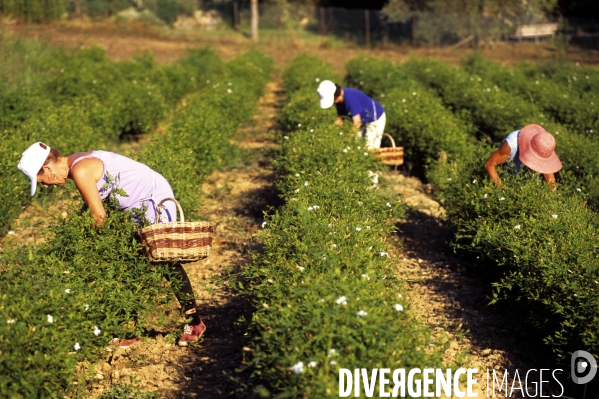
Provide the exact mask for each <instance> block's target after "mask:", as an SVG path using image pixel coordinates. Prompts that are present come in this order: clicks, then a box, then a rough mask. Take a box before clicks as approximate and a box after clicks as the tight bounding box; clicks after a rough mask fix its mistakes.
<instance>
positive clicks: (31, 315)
mask: <svg viewBox="0 0 599 399" xmlns="http://www.w3.org/2000/svg"><path fill="white" fill-rule="evenodd" d="M0 52H1V53H2V54H6V57H5V60H4V61H2V62H1V63H0V77H1V78H2V79H1V80H0V128H1V130H0V134H1V135H2V137H1V138H2V140H3V145H2V147H1V148H0V166H2V168H0V174H1V179H2V183H3V184H2V185H1V186H0V235H1V236H2V237H3V238H2V239H3V246H2V251H1V254H0V355H1V356H0V397H15V398H18V397H23V398H28V397H48V398H49V397H82V396H85V394H86V391H85V387H86V384H87V383H88V382H89V378H88V380H87V381H86V375H84V374H81V373H77V372H76V371H75V370H76V368H77V365H78V364H81V362H86V364H93V362H94V361H97V360H98V359H101V358H102V357H103V356H104V352H103V351H104V348H105V346H106V345H107V343H108V341H110V339H111V338H112V337H130V336H132V335H135V336H143V335H148V334H149V333H150V332H151V331H154V330H156V329H157V328H158V329H166V330H174V329H176V328H178V324H177V323H178V321H177V320H174V319H173V318H172V317H169V316H167V312H165V311H164V310H166V309H169V308H172V307H173V302H176V300H175V298H174V297H173V289H177V287H176V285H177V284H176V281H173V280H172V278H170V279H169V281H171V284H170V285H169V284H167V283H166V281H167V280H166V279H165V277H170V275H171V274H172V270H171V269H170V268H169V266H168V265H164V266H161V265H152V264H150V263H149V262H148V261H147V260H146V258H145V257H144V256H142V255H141V249H142V248H141V245H140V244H139V242H138V240H136V238H135V229H136V228H135V226H134V225H133V223H132V221H131V220H130V218H129V216H128V215H126V214H124V213H123V212H117V211H115V209H114V207H112V208H111V205H110V201H111V200H110V199H109V200H108V201H107V207H108V210H109V215H108V219H107V221H106V224H105V227H104V228H103V230H101V231H98V230H97V229H95V228H94V227H93V224H92V222H91V219H90V217H89V212H79V209H78V208H72V209H69V211H68V212H67V217H58V218H56V219H55V220H54V221H53V222H52V224H51V226H50V227H49V228H48V229H47V231H46V232H45V239H44V240H43V241H42V242H41V243H38V244H37V245H31V244H29V245H26V244H24V243H18V242H16V241H14V242H13V241H12V238H11V235H7V233H8V232H9V231H10V230H11V229H12V227H13V226H14V225H15V220H16V218H17V217H18V216H19V215H20V214H21V212H22V211H23V209H25V208H26V207H27V206H28V205H30V203H31V201H32V199H31V197H30V196H29V194H28V193H29V189H28V181H27V180H26V179H25V178H24V177H23V176H22V175H21V174H20V172H19V171H18V170H17V168H16V167H15V165H16V164H17V162H18V160H19V158H20V155H21V152H22V151H23V150H24V149H25V148H26V147H27V146H28V145H29V144H30V143H32V142H34V141H38V140H39V141H44V142H46V143H48V144H49V145H51V146H55V147H57V148H59V149H61V150H62V151H63V152H64V153H67V154H69V153H73V152H77V151H84V150H89V149H92V148H93V149H107V150H113V151H116V152H118V151H119V150H120V149H123V148H125V147H124V144H127V143H130V142H132V141H135V142H137V143H138V144H136V145H135V146H134V147H133V148H134V150H132V151H130V152H129V153H128V155H129V156H131V157H133V158H135V159H137V160H139V161H140V162H143V163H145V164H147V165H149V166H150V167H151V168H153V169H154V170H156V171H158V172H159V173H161V174H162V175H164V176H165V177H166V179H167V180H168V181H169V182H170V183H171V185H172V187H173V190H174V192H175V195H176V197H177V198H178V199H179V201H180V202H181V204H182V205H183V208H184V209H185V210H186V216H187V217H188V218H189V219H192V220H197V219H201V218H203V217H205V215H202V214H201V213H200V212H199V209H200V205H201V202H202V200H203V193H202V192H201V188H200V187H201V184H202V183H203V182H205V181H206V180H207V179H208V176H209V175H210V174H211V173H212V172H214V171H215V170H217V169H219V168H222V167H223V166H225V165H227V164H228V163H230V162H232V161H234V160H235V158H236V157H237V156H240V155H239V153H240V152H241V151H242V150H241V149H240V147H239V146H238V145H236V141H237V140H239V137H238V130H239V129H240V127H241V126H243V125H244V124H247V123H248V121H249V120H251V118H252V116H253V115H254V113H255V112H256V106H257V102H258V100H259V98H260V97H261V96H262V94H263V93H264V88H265V85H266V84H267V82H269V80H271V79H272V76H273V70H274V67H273V61H272V60H271V59H270V58H269V57H267V56H265V55H264V54H262V53H260V52H258V51H253V50H252V51H249V52H247V53H244V54H242V55H240V56H238V57H236V58H233V59H231V60H228V61H223V60H222V59H221V58H220V57H219V56H217V55H216V54H215V53H214V52H213V51H211V50H208V49H199V50H192V51H190V52H189V53H188V54H187V55H186V56H185V57H184V58H182V59H180V60H179V61H177V62H174V63H172V64H169V65H160V64H158V63H157V62H155V60H154V59H153V58H152V57H151V56H148V55H146V56H141V57H138V58H135V59H133V60H129V61H124V62H114V61H112V60H110V59H109V58H108V57H107V56H106V54H105V52H104V51H103V50H101V49H98V48H92V49H86V50H77V51H73V52H68V51H66V50H62V49H59V48H52V47H46V46H42V45H40V44H39V43H38V42H32V41H26V40H21V39H15V38H11V37H7V36H0ZM346 71H347V74H346V75H345V76H341V75H340V74H339V73H338V72H337V71H335V70H334V69H333V68H332V67H331V65H329V64H327V63H326V62H324V61H323V60H322V59H321V58H319V57H317V56H313V55H302V56H299V57H297V58H295V59H294V60H293V62H291V64H290V65H289V66H287V67H286V68H285V70H284V71H282V73H281V74H282V86H283V89H284V91H285V101H284V103H283V104H282V107H281V111H280V114H279V115H278V116H277V118H278V122H279V125H280V126H281V131H280V135H278V136H277V138H276V141H277V150H276V152H275V154H274V156H273V157H272V159H271V160H270V167H271V168H272V169H273V170H274V171H275V175H276V182H275V184H276V189H277V192H278V196H279V198H280V200H281V204H280V205H279V206H277V207H276V208H273V209H271V210H270V211H269V212H268V214H267V215H266V216H265V219H264V223H262V229H261V231H260V233H259V235H257V238H258V239H259V240H260V242H261V247H260V250H259V251H256V252H254V253H252V258H251V262H249V264H247V265H244V266H243V267H242V268H241V269H240V270H239V272H240V273H238V274H236V275H234V276H233V277H232V278H230V279H229V280H227V281H226V282H225V283H223V284H229V285H231V286H233V288H234V290H235V295H239V296H243V297H246V298H249V300H250V301H251V304H252V306H253V313H252V317H251V320H249V321H248V324H247V326H248V328H247V331H245V332H244V336H246V337H247V340H248V341H247V342H248V347H247V348H246V347H244V351H246V352H247V353H248V355H247V361H246V362H245V363H244V368H245V369H249V370H250V372H251V376H250V378H249V379H248V381H249V382H248V384H249V385H247V386H246V385H244V388H248V389H249V390H250V391H251V392H254V393H256V394H257V395H259V396H262V397H268V396H269V395H270V397H279V398H295V397H298V398H324V397H336V396H337V394H338V392H339V370H340V369H341V368H345V369H350V370H353V369H357V368H369V369H370V368H384V367H401V368H405V369H411V368H417V367H420V368H423V367H430V368H442V367H453V368H455V367H456V366H458V367H463V366H467V365H462V364H447V362H445V361H444V359H443V352H444V350H445V349H447V346H448V344H447V342H445V341H442V340H438V339H439V338H438V336H435V334H433V331H432V329H430V328H429V327H426V326H425V325H424V324H423V323H421V322H420V321H419V320H417V318H416V317H415V316H414V314H413V313H412V311H411V309H410V301H409V300H408V297H409V292H408V290H409V287H408V285H407V284H406V283H405V282H404V281H402V280H401V279H399V278H398V277H397V274H398V273H397V270H398V268H400V267H402V266H401V264H400V262H399V261H398V259H397V258H396V257H394V256H393V253H394V250H397V248H395V249H394V248H392V244H390V242H389V241H390V240H389V237H391V236H392V235H393V234H399V235H401V232H399V233H397V232H396V222H397V220H398V219H402V218H404V217H405V212H406V210H407V206H406V205H405V204H404V202H402V198H401V197H398V196H397V195H394V194H390V193H391V192H392V191H390V190H386V189H384V188H385V187H383V189H381V187H380V186H377V185H375V184H373V181H372V174H373V173H377V172H378V173H380V174H384V173H387V169H386V167H385V166H384V165H382V164H380V163H379V162H378V161H376V159H375V158H374V156H373V154H372V153H371V152H369V151H367V150H366V147H365V143H364V142H363V141H362V140H361V139H356V138H355V137H354V134H353V133H352V128H351V126H350V125H349V124H346V125H344V126H335V125H333V124H332V123H331V122H332V121H333V120H334V117H335V114H334V111H332V110H331V109H329V110H321V109H320V108H319V106H318V99H317V95H316V93H315V88H316V87H317V85H318V83H319V82H320V81H322V80H324V79H331V80H334V81H336V82H345V83H346V85H347V86H350V87H355V88H358V89H360V90H362V91H364V92H365V93H367V94H369V95H371V96H372V97H373V98H375V99H377V101H379V102H380V103H381V104H382V105H383V106H384V107H385V110H386V114H387V128H386V132H387V133H390V134H391V135H392V136H393V137H394V139H395V141H396V143H397V144H398V145H401V146H403V147H404V148H405V154H406V155H405V157H406V165H409V169H410V172H412V173H416V174H418V175H419V176H420V177H421V178H422V179H423V180H425V181H427V182H428V183H430V184H431V185H432V187H433V190H434V195H435V196H436V198H437V199H438V200H439V201H440V202H441V203H442V204H443V206H444V207H445V209H446V212H447V222H448V223H449V225H450V228H451V231H452V239H451V243H450V244H451V246H452V247H453V248H454V249H455V251H456V252H457V254H458V255H459V256H461V257H463V258H464V259H467V260H468V262H470V263H471V264H473V265H474V268H480V269H483V270H484V271H485V273H484V274H485V275H486V276H487V277H488V278H489V279H491V285H492V290H491V291H490V292H489V293H488V294H489V297H490V298H491V299H492V300H491V301H492V302H493V303H495V302H497V303H500V302H506V303H510V304H517V305H516V306H517V307H518V309H519V315H520V316H523V317H525V324H526V327H527V328H530V329H532V330H533V331H534V334H533V335H534V336H535V337H537V341H538V342H539V343H541V342H542V343H543V344H544V345H546V347H547V348H550V349H551V351H552V354H551V355H550V356H549V357H551V358H552V359H554V360H555V361H556V363H557V364H560V362H561V364H563V362H564V361H565V360H567V358H568V357H569V356H570V354H571V353H572V352H573V351H575V350H578V349H584V350H587V351H589V352H591V353H592V354H593V355H595V356H599V345H598V344H597V329H598V327H599V319H598V318H597V314H599V312H598V311H599V260H598V259H599V257H598V256H597V255H599V253H598V251H599V249H598V248H599V237H598V235H597V223H598V222H599V217H598V215H597V212H599V188H598V184H597V182H598V181H597V179H598V177H599V166H598V165H597V162H596V159H597V155H596V154H595V153H596V152H597V151H599V150H597V149H596V146H594V145H593V144H594V135H595V134H596V132H598V131H599V120H598V117H599V116H598V113H597V108H596V106H595V104H599V92H598V91H597V88H598V86H599V70H597V69H595V68H591V67H581V66H572V65H567V64H566V65H564V64H560V65H553V64H545V65H533V64H520V65H515V66H505V65H501V64H498V63H495V62H492V61H490V60H487V59H484V58H482V57H472V58H469V59H467V60H464V61H463V63H462V64H461V65H459V66H450V65H447V64H445V63H443V62H440V61H437V60H431V59H411V60H409V61H407V62H405V63H403V64H393V63H391V62H389V61H386V60H382V59H378V58H374V57H358V58H355V59H353V60H351V61H350V62H349V63H348V64H347V65H346ZM528 123H537V124H540V125H542V126H544V127H545V128H546V129H547V130H548V131H549V132H551V133H553V134H554V135H555V137H556V140H557V153H558V155H559V157H560V159H561V160H562V162H563V165H564V168H563V170H562V171H560V172H559V174H558V178H557V189H556V190H552V189H551V188H550V187H549V186H548V185H547V184H545V182H544V181H543V180H542V179H537V178H535V176H534V175H533V174H532V173H527V172H523V173H520V174H517V175H512V174H509V173H508V172H507V169H508V168H507V167H499V173H500V177H501V180H502V185H501V186H495V185H494V184H493V183H492V182H491V181H490V180H489V179H488V178H487V176H486V173H485V171H484V169H483V164H484V161H485V160H486V159H487V157H488V156H489V154H490V153H491V151H493V150H494V149H495V148H497V147H498V145H499V143H500V142H501V141H502V140H503V138H504V137H505V136H506V135H507V134H508V133H510V132H512V131H514V130H517V129H520V128H521V127H523V126H524V125H526V124H528ZM41 191H42V192H41V193H38V198H37V199H36V200H35V201H38V202H39V201H41V202H43V203H44V204H53V203H57V202H59V201H62V200H64V199H65V198H66V197H68V196H69V194H70V193H73V194H74V193H76V189H75V187H74V185H67V189H66V192H67V194H59V193H57V192H56V190H41ZM40 197H41V199H40ZM77 204H78V205H80V203H77ZM200 345H201V344H200ZM89 372H90V373H91V374H92V375H93V373H94V370H93V367H92V369H91V370H90V371H89ZM87 377H89V376H87ZM139 395H140V396H135V397H140V398H141V397H145V396H141V395H142V394H141V393H140V394H139ZM105 397H106V396H105Z"/></svg>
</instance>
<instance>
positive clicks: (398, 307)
mask: <svg viewBox="0 0 599 399" xmlns="http://www.w3.org/2000/svg"><path fill="white" fill-rule="evenodd" d="M393 307H394V308H395V310H397V311H398V312H403V305H402V304H401V303H396V304H395V305H394V306H393Z"/></svg>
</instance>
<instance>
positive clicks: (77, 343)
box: [73, 342, 81, 351]
mask: <svg viewBox="0 0 599 399" xmlns="http://www.w3.org/2000/svg"><path fill="white" fill-rule="evenodd" d="M73 348H75V350H76V351H78V350H79V349H81V345H79V342H75V345H73Z"/></svg>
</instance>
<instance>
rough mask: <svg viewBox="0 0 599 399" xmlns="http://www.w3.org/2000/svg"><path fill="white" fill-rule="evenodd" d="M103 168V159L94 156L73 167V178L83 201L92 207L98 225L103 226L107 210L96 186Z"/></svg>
mask: <svg viewBox="0 0 599 399" xmlns="http://www.w3.org/2000/svg"><path fill="white" fill-rule="evenodd" d="M103 170H104V166H103V164H102V161H100V160H99V159H93V158H90V159H84V160H82V161H80V162H79V163H77V165H75V166H74V167H73V168H72V169H71V178H72V179H73V181H74V182H75V186H76V187H77V190H79V193H80V194H81V196H82V197H83V201H85V203H86V205H87V206H88V207H89V208H90V209H91V213H92V217H93V218H94V220H95V221H96V223H97V225H98V227H102V226H103V225H104V219H106V210H105V209H104V205H103V204H102V199H101V198H100V193H99V192H98V188H97V186H96V182H97V181H98V180H99V177H98V176H101V174H102V171H103Z"/></svg>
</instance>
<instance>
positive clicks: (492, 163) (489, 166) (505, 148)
mask: <svg viewBox="0 0 599 399" xmlns="http://www.w3.org/2000/svg"><path fill="white" fill-rule="evenodd" d="M511 151H512V149H511V147H510V145H509V144H508V143H507V142H506V141H504V142H503V143H502V144H501V146H500V147H499V149H497V151H495V152H493V153H492V154H491V156H490V157H489V159H487V162H485V170H486V171H487V174H488V175H489V178H490V179H491V180H493V182H494V183H495V184H496V185H498V186H499V185H500V184H501V181H500V180H499V176H498V175H497V169H496V166H497V165H500V164H502V163H504V162H505V161H507V160H508V159H509V158H510V153H511Z"/></svg>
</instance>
